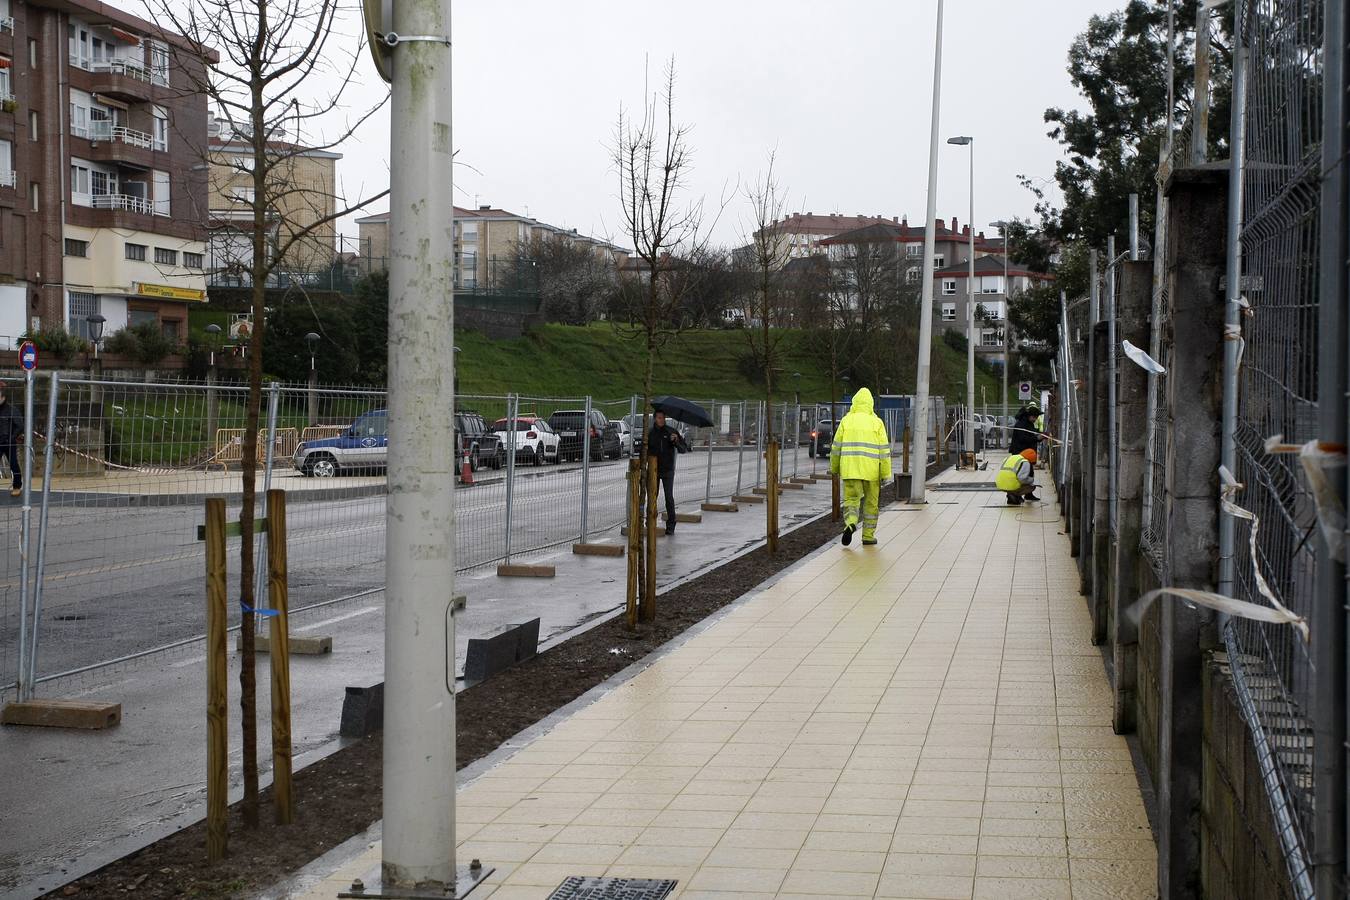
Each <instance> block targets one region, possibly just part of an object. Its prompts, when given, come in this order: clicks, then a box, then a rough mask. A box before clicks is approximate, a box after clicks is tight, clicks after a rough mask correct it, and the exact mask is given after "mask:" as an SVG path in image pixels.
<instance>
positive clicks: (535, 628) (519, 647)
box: [512, 617, 539, 662]
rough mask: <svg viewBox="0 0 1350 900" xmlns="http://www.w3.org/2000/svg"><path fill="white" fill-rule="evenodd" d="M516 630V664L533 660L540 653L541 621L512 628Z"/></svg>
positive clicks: (533, 620) (519, 624)
mask: <svg viewBox="0 0 1350 900" xmlns="http://www.w3.org/2000/svg"><path fill="white" fill-rule="evenodd" d="M512 627H513V628H515V629H516V662H524V661H525V660H527V659H533V658H534V656H535V655H536V654H538V653H539V619H538V617H536V618H533V619H530V621H528V622H520V623H517V624H516V625H513V626H512Z"/></svg>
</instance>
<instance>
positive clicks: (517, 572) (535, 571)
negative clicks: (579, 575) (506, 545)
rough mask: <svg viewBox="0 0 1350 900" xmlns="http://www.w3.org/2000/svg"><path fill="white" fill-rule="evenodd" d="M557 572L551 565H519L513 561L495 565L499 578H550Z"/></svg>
mask: <svg viewBox="0 0 1350 900" xmlns="http://www.w3.org/2000/svg"><path fill="white" fill-rule="evenodd" d="M557 574H558V571H557V569H555V568H554V567H553V566H521V565H517V564H515V563H502V564H501V565H500V566H498V567H497V575H498V576H499V577H501V578H552V577H554V576H555V575H557Z"/></svg>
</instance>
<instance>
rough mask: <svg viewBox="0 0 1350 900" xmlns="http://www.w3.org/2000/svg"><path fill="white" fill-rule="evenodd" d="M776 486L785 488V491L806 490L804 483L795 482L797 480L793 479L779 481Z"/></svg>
mask: <svg viewBox="0 0 1350 900" xmlns="http://www.w3.org/2000/svg"><path fill="white" fill-rule="evenodd" d="M778 486H779V487H780V488H782V489H783V490H786V491H804V490H806V485H804V484H799V483H797V482H795V481H780V482H778Z"/></svg>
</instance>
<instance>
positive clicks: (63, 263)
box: [0, 0, 206, 347]
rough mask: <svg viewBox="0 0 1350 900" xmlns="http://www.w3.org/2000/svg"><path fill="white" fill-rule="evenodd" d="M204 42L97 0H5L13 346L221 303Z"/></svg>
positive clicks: (4, 152)
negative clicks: (212, 288)
mask: <svg viewBox="0 0 1350 900" xmlns="http://www.w3.org/2000/svg"><path fill="white" fill-rule="evenodd" d="M188 51H189V46H188V44H187V43H186V42H185V41H184V40H183V39H182V38H179V37H177V36H174V35H167V34H164V33H163V32H161V31H160V30H159V29H158V28H156V27H155V26H154V25H152V24H150V23H149V22H145V21H143V20H141V19H139V18H137V17H135V16H132V15H129V14H127V13H123V12H120V11H118V10H116V9H113V8H112V7H109V6H107V5H105V4H103V3H98V2H92V0H52V2H23V0H0V347H3V346H6V345H13V343H14V342H15V340H16V339H17V338H18V337H19V336H20V335H22V334H23V333H24V332H26V331H28V330H30V329H32V330H37V329H44V328H46V329H51V328H65V329H67V330H69V331H71V332H74V333H76V334H81V335H87V334H88V322H87V320H88V317H89V316H91V315H94V314H95V313H97V314H100V315H102V316H103V317H104V318H105V319H106V325H105V333H107V334H111V333H112V332H114V331H116V330H118V329H119V328H122V327H125V326H127V325H136V324H140V323H142V322H154V323H156V324H157V325H159V327H161V328H162V329H163V330H164V332H165V333H166V334H167V335H170V336H173V337H179V338H183V337H185V336H186V334H187V322H186V320H187V306H188V304H191V303H194V302H201V301H203V300H205V297H206V292H205V287H206V285H205V275H204V272H203V266H204V263H205V258H204V257H205V251H206V246H205V240H204V239H205V233H204V228H203V226H204V224H205V222H204V219H205V217H204V215H203V211H204V209H205V196H206V195H205V187H206V177H205V171H204V170H203V169H202V167H200V166H198V160H199V159H200V155H199V152H198V150H199V148H201V147H204V146H205V143H206V100H205V98H204V97H203V96H202V95H200V94H195V93H194V89H195V86H196V85H197V84H199V83H200V77H201V73H202V72H203V71H204V63H203V62H202V60H201V59H200V58H198V57H196V56H194V55H192V54H191V53H190V52H188Z"/></svg>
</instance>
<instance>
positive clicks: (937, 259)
mask: <svg viewBox="0 0 1350 900" xmlns="http://www.w3.org/2000/svg"><path fill="white" fill-rule="evenodd" d="M945 265H947V257H946V255H944V254H942V253H938V254H936V255H935V256H934V257H933V268H935V269H941V268H942V267H943V266H945Z"/></svg>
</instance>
